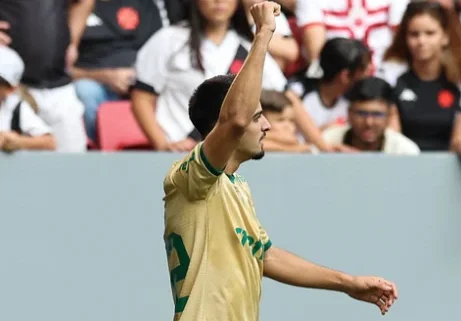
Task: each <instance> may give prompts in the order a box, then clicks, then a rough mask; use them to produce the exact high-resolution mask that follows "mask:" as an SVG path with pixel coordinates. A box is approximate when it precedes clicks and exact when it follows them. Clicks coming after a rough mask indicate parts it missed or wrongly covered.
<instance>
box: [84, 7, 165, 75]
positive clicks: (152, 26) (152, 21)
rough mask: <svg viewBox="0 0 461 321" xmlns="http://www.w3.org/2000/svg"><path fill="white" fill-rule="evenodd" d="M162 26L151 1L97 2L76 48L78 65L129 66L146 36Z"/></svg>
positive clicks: (88, 66) (95, 66)
mask: <svg viewBox="0 0 461 321" xmlns="http://www.w3.org/2000/svg"><path fill="white" fill-rule="evenodd" d="M161 27H162V18H161V15H160V12H159V8H158V7H157V5H156V4H155V1H153V0H117V1H97V2H96V6H95V9H94V12H93V13H92V14H91V15H90V17H89V18H88V21H87V28H86V30H85V33H84V34H83V37H82V40H81V42H80V48H79V52H80V54H79V60H78V62H77V66H78V67H82V68H90V69H91V68H117V67H131V66H133V64H134V62H135V60H136V54H137V52H138V50H139V48H141V46H142V45H143V44H144V43H145V42H146V41H147V40H148V39H149V37H150V36H151V35H152V34H153V33H154V32H155V31H157V30H158V29H160V28H161Z"/></svg>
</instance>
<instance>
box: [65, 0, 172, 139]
mask: <svg viewBox="0 0 461 321" xmlns="http://www.w3.org/2000/svg"><path fill="white" fill-rule="evenodd" d="M162 10H164V9H163V8H162ZM163 15H164V14H163ZM163 18H164V17H163ZM160 28H162V14H161V11H160V9H159V8H158V7H157V5H156V4H155V1H152V0H148V1H146V0H125V1H104V0H97V1H96V5H95V8H94V10H93V12H92V14H91V15H90V16H89V17H88V19H87V22H86V29H85V32H84V34H83V36H82V40H81V41H80V47H79V59H78V61H77V63H76V64H75V67H74V68H73V69H72V76H73V78H74V80H76V82H75V88H76V90H77V95H78V97H79V98H80V100H81V101H82V102H83V104H84V105H85V112H84V120H85V126H86V133H87V135H88V137H89V138H91V139H92V140H93V141H95V142H96V140H97V137H96V118H97V111H98V109H99V106H100V105H101V104H102V103H105V102H107V101H114V100H121V99H129V95H128V90H129V88H130V86H131V85H133V83H134V80H135V70H134V64H135V61H136V55H137V52H138V50H139V48H141V46H142V45H144V43H145V42H146V41H147V40H148V39H149V38H150V36H151V35H152V34H153V33H154V32H156V31H157V30H159V29H160Z"/></svg>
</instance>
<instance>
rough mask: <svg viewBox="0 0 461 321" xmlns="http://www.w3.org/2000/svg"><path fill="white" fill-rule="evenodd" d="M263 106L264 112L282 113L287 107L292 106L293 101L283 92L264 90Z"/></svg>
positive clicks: (262, 96)
mask: <svg viewBox="0 0 461 321" xmlns="http://www.w3.org/2000/svg"><path fill="white" fill-rule="evenodd" d="M261 106H262V108H263V111H272V112H276V113H281V112H283V110H284V109H285V107H287V106H291V101H290V100H289V99H288V98H287V96H285V94H284V93H283V92H280V91H275V90H263V91H262V92H261Z"/></svg>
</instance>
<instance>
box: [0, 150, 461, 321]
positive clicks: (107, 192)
mask: <svg viewBox="0 0 461 321" xmlns="http://www.w3.org/2000/svg"><path fill="white" fill-rule="evenodd" d="M177 158H178V155H172V154H154V153H136V152H133V153H119V154H100V153H95V154H91V153H90V154H88V155H57V154H52V153H43V154H42V153H17V154H14V155H6V154H0V204H1V205H0V320H2V321H31V320H34V321H128V320H129V321H166V320H172V316H173V304H172V302H173V300H172V295H171V292H170V286H169V277H168V271H167V266H166V254H165V249H164V243H163V238H162V233H163V203H162V196H163V191H162V182H163V178H164V174H165V172H166V170H167V169H168V167H169V166H170V164H171V162H172V161H173V160H175V159H177ZM239 172H240V173H241V174H242V175H243V176H245V178H246V179H247V181H248V182H249V184H250V186H251V187H252V192H253V195H254V199H255V204H256V209H257V213H258V215H259V218H260V220H261V222H262V223H263V225H264V226H265V228H266V230H267V231H268V233H269V235H270V237H271V240H272V243H273V244H274V245H276V246H279V247H282V248H285V249H288V250H290V251H292V252H295V253H297V254H299V255H300V256H302V257H305V258H308V259H310V260H312V261H314V262H317V263H321V264H322V265H326V266H329V267H334V268H336V269H339V270H344V271H348V272H350V273H353V274H377V275H381V276H384V277H386V278H389V279H391V280H393V281H395V282H396V283H397V285H398V286H399V290H400V298H399V300H398V301H397V303H396V304H395V306H394V308H393V309H392V311H391V312H390V313H389V314H388V316H386V320H387V321H434V320H437V321H442V320H443V321H459V320H461V310H460V309H459V306H460V303H459V300H460V298H461V295H460V294H459V289H460V288H461V162H460V161H459V159H458V158H457V157H456V156H453V155H448V154H427V155H422V156H419V157H403V156H402V157H395V156H385V155H315V156H302V155H299V156H291V155H279V154H272V155H268V156H267V157H266V158H265V159H263V160H261V161H258V162H257V161H251V162H249V163H247V164H244V165H243V166H242V168H241V169H240V170H239ZM381 318H382V317H381V315H380V314H379V311H378V308H377V307H375V306H372V305H366V304H362V303H358V302H355V301H353V300H352V299H349V298H348V297H347V296H345V295H342V294H337V293H330V292H326V291H314V290H306V289H300V288H294V287H289V286H285V285H282V284H279V283H276V282H273V281H271V280H264V282H263V296H262V302H261V321H278V320H287V321H288V320H315V321H377V320H381ZM216 321H219V320H216Z"/></svg>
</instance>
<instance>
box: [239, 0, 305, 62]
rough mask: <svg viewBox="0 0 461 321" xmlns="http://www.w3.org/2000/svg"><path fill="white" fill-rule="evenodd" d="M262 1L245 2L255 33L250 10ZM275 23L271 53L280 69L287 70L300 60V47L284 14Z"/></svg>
mask: <svg viewBox="0 0 461 321" xmlns="http://www.w3.org/2000/svg"><path fill="white" fill-rule="evenodd" d="M262 1H263V0H243V5H244V6H245V10H246V12H247V17H248V21H249V23H250V25H251V26H252V27H253V31H255V28H256V26H254V21H253V17H252V16H251V13H250V8H251V6H252V5H254V4H255V3H258V2H262ZM275 22H276V25H277V28H276V30H275V32H274V35H273V36H272V39H271V42H270V44H269V53H270V54H271V56H272V57H274V59H275V60H276V61H277V63H278V64H279V66H280V68H281V69H282V70H285V68H286V67H287V66H288V65H289V64H290V63H293V62H295V61H296V60H297V59H298V56H299V47H298V44H297V43H296V40H295V39H294V38H293V33H292V32H291V28H290V24H289V23H288V20H287V18H286V16H285V15H284V14H283V13H280V15H279V16H277V17H276V18H275Z"/></svg>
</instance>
